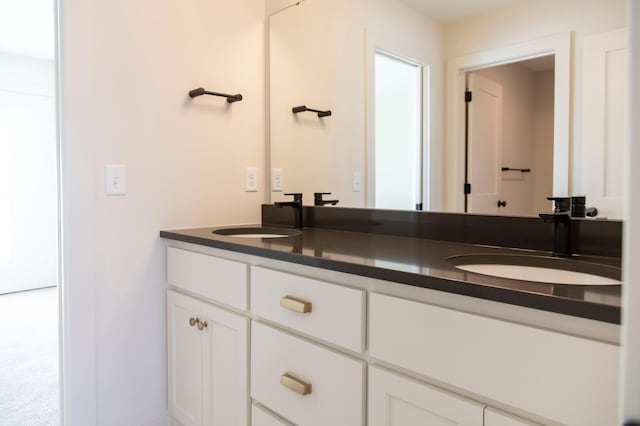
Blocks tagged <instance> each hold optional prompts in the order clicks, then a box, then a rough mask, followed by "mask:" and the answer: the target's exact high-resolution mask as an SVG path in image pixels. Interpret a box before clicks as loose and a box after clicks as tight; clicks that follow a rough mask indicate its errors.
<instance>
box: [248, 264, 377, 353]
mask: <svg viewBox="0 0 640 426" xmlns="http://www.w3.org/2000/svg"><path fill="white" fill-rule="evenodd" d="M305 303H307V304H306V305H305ZM283 305H284V306H283ZM364 305H365V297H364V292H362V291H361V290H355V289H352V288H348V287H343V286H340V285H336V284H330V283H327V282H323V281H318V280H314V279H310V278H305V277H300V276H297V275H293V274H289V273H285V272H280V271H274V270H271V269H266V268H262V267H258V266H253V267H251V312H252V313H253V314H255V315H257V316H259V317H262V318H264V319H267V320H269V321H273V322H275V323H278V324H281V325H283V326H285V327H288V328H291V329H293V330H296V331H300V332H302V333H305V334H308V335H309V336H313V337H317V338H319V339H322V340H325V341H328V342H331V343H334V344H336V345H339V346H342V347H344V348H347V349H350V350H352V351H356V352H362V350H363V348H364V326H365V324H364V321H365V314H364V312H365V311H364ZM303 306H306V307H307V308H308V311H309V312H306V313H303V312H300V311H304V309H303Z"/></svg>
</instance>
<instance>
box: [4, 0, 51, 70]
mask: <svg viewBox="0 0 640 426" xmlns="http://www.w3.org/2000/svg"><path fill="white" fill-rule="evenodd" d="M54 34H55V33H54V6H53V0H0V53H9V54H14V55H23V56H31V57H36V58H45V59H53V52H54Z"/></svg>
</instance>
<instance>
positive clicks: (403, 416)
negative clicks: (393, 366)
mask: <svg viewBox="0 0 640 426" xmlns="http://www.w3.org/2000/svg"><path fill="white" fill-rule="evenodd" d="M483 410H484V406H483V405H482V404H479V403H477V402H475V401H471V400H468V399H465V398H462V397H460V396H457V395H454V394H452V393H449V392H447V391H444V390H441V389H438V388H435V387H433V386H430V385H427V384H425V383H420V382H417V381H414V380H411V379H409V378H405V377H402V376H400V375H398V374H394V373H391V372H388V371H386V370H382V369H380V368H378V367H369V426H423V425H429V426H458V425H459V426H482V424H483Z"/></svg>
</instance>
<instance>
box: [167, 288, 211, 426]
mask: <svg viewBox="0 0 640 426" xmlns="http://www.w3.org/2000/svg"><path fill="white" fill-rule="evenodd" d="M201 306H202V304H201V303H200V302H199V301H197V300H195V299H192V298H190V297H186V296H183V295H181V294H179V293H175V292H173V291H168V292H167V362H168V370H169V371H168V375H169V377H168V388H169V389H168V400H169V414H170V415H171V416H172V417H174V418H175V419H176V420H178V421H179V422H180V423H182V424H184V425H185V426H200V425H202V424H203V423H202V387H203V376H202V332H201V331H199V330H198V327H197V326H196V325H195V324H194V325H191V323H192V322H193V321H190V320H191V319H192V318H193V319H194V320H195V319H196V318H199V315H200V309H201Z"/></svg>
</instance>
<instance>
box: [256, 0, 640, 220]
mask: <svg viewBox="0 0 640 426" xmlns="http://www.w3.org/2000/svg"><path fill="white" fill-rule="evenodd" d="M453 3H454V2H441V1H436V0H351V1H344V0H302V1H293V0H270V1H268V2H267V8H268V11H269V12H270V17H269V68H268V69H269V76H268V77H269V115H270V120H269V124H270V130H269V132H270V134H269V144H270V146H269V165H268V167H269V176H270V188H271V201H279V200H283V199H286V198H287V197H285V195H284V194H285V193H289V192H302V193H303V194H304V199H305V204H313V200H314V198H313V194H314V193H315V192H330V193H331V195H330V196H328V198H330V199H338V200H340V202H339V204H338V205H337V206H338V207H340V206H343V207H369V208H387V209H424V210H432V211H453V212H464V211H469V212H474V213H482V214H508V215H535V214H536V213H537V212H539V211H542V210H545V209H548V208H549V203H548V202H547V201H546V196H550V195H555V196H565V195H586V197H587V205H589V206H595V207H597V208H598V210H599V216H601V217H602V216H607V217H611V218H622V198H621V194H622V182H623V170H622V165H623V162H624V160H623V157H622V155H623V154H622V153H623V152H624V144H625V143H626V139H627V138H626V133H625V131H626V127H627V125H626V123H627V121H628V118H627V109H628V108H627V98H626V96H627V95H626V93H627V90H626V87H627V86H626V84H628V82H627V81H628V76H629V69H628V59H627V55H628V54H627V49H626V47H627V44H628V40H627V33H626V29H625V28H624V27H625V25H626V3H625V1H624V0H611V1H607V2H603V1H601V0H561V1H557V0H521V1H516V0H495V1H489V0H487V1H483V2H477V1H473V0H469V1H458V2H455V5H453ZM465 3H468V5H467V6H465V7H461V5H464V4H465ZM472 8H475V9H472ZM467 91H470V92H471V94H470V95H465V92H467ZM465 98H466V99H467V100H468V99H469V98H471V102H465ZM303 107H305V108H303ZM329 112H330V113H329ZM465 184H470V185H465ZM469 186H470V187H471V191H470V194H468V195H465V189H469Z"/></svg>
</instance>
